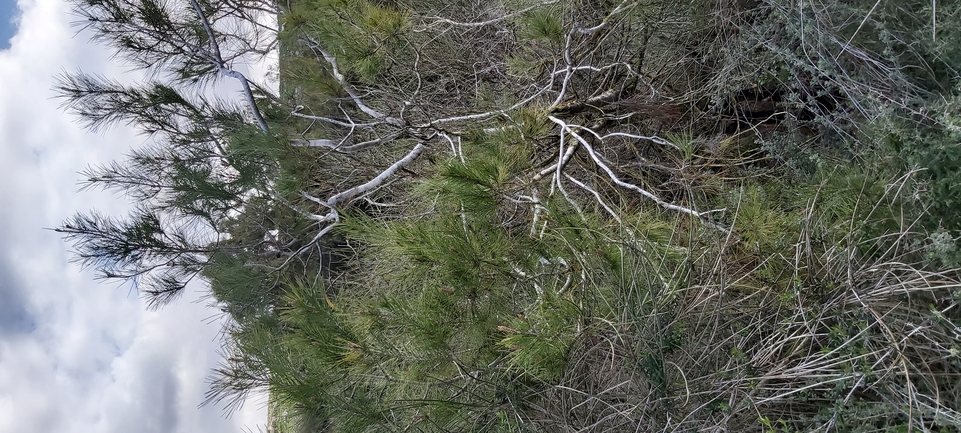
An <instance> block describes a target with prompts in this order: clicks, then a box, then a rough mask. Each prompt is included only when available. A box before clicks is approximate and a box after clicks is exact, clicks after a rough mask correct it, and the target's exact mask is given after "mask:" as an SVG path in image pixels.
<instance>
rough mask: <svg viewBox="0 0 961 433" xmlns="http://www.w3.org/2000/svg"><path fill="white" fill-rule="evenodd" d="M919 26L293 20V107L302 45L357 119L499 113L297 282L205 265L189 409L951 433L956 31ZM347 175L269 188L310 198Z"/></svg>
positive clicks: (651, 8) (696, 5) (577, 5)
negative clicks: (401, 107)
mask: <svg viewBox="0 0 961 433" xmlns="http://www.w3.org/2000/svg"><path fill="white" fill-rule="evenodd" d="M934 5H935V3H930V2H885V1H881V2H873V1H871V2H869V1H861V2H858V1H855V2H844V3H843V4H835V3H834V2H802V3H797V2H780V1H775V0H771V1H753V2H752V1H738V2H735V1H730V2H726V1H718V2H713V1H695V2H687V3H685V2H682V3H677V2H658V1H649V2H621V3H618V2H577V1H570V2H559V1H558V2H545V3H544V4H543V5H540V6H538V5H537V4H535V3H534V2H524V1H502V2H494V3H489V2H488V3H484V4H480V3H477V4H475V3H471V2H457V3H444V2H441V3H433V2H411V1H395V2H373V1H371V2H362V1H352V2H341V1H327V0H310V1H307V0H303V1H297V2H293V3H292V5H291V6H290V10H289V11H287V13H285V14H284V15H282V16H281V22H282V23H283V24H284V26H285V35H286V37H287V38H288V39H287V42H285V43H286V44H287V45H285V46H286V47H287V48H286V50H287V51H285V53H286V54H285V56H284V58H283V59H282V73H283V75H282V80H283V83H284V87H285V92H286V95H285V97H287V98H294V100H295V103H302V104H303V105H306V106H314V107H327V108H326V109H327V110H328V113H329V114H328V115H333V114H335V113H336V112H337V110H338V109H340V108H338V105H343V104H344V102H343V101H344V99H339V100H338V99H336V98H337V97H341V98H343V97H345V95H344V94H343V92H342V90H340V88H339V87H338V84H337V83H336V82H334V81H332V79H331V78H330V75H329V74H330V71H329V69H325V66H324V64H323V62H321V60H322V59H321V58H320V56H315V55H314V54H316V52H313V53H312V51H311V46H312V44H324V45H325V46H326V47H328V48H327V49H328V50H329V51H330V52H334V53H336V56H337V58H338V60H339V61H340V64H341V68H343V69H344V70H345V71H346V72H345V73H347V74H349V76H350V77H351V78H350V79H351V80H353V82H354V85H355V86H357V87H358V88H359V89H362V90H363V91H364V92H366V93H365V95H366V96H367V97H369V98H370V100H371V101H373V103H374V104H378V106H381V107H386V108H385V109H387V110H390V109H391V108H390V103H391V102H393V101H403V100H405V98H408V97H413V95H414V94H416V93H417V92H420V94H419V95H417V96H418V97H420V98H421V99H418V100H416V102H415V104H408V110H409V111H408V113H407V116H408V118H418V117H422V118H423V119H424V121H425V122H427V123H429V122H430V121H431V120H430V119H438V118H443V117H449V116H453V115H458V113H469V112H470V110H475V111H477V110H479V111H486V110H501V109H503V110H505V111H503V112H502V113H501V114H498V115H496V116H490V117H489V118H485V119H483V120H482V121H478V122H469V121H464V122H459V123H458V124H457V125H456V126H449V127H446V128H448V129H442V131H444V132H446V133H447V134H448V135H447V136H446V137H444V139H445V140H446V141H444V140H436V141H435V142H434V144H433V146H435V147H436V148H437V149H436V150H437V151H436V152H435V153H434V154H432V156H431V157H430V158H428V159H422V160H420V161H418V162H416V163H415V164H413V165H411V166H410V167H409V168H407V169H405V170H404V172H403V173H401V174H400V175H399V177H398V178H397V179H396V180H395V181H394V182H393V183H392V184H390V185H389V186H388V187H385V188H382V189H379V190H377V191H375V192H373V193H372V194H370V195H368V196H367V197H366V198H364V199H363V200H360V201H358V202H355V204H354V205H352V206H350V207H349V208H347V210H346V211H345V214H344V215H343V217H342V221H341V224H340V225H338V227H337V228H336V229H335V230H334V231H333V232H331V233H330V235H329V236H328V238H326V240H325V241H324V243H323V244H322V245H323V246H322V247H321V248H318V249H316V251H317V252H316V253H308V254H301V256H300V257H298V258H297V259H296V260H295V262H296V263H297V264H296V266H294V265H290V266H288V267H286V268H284V269H283V271H279V272H275V271H270V270H261V269H258V268H255V267H247V268H245V270H244V271H243V272H245V273H243V274H238V273H237V269H238V268H237V267H234V266H229V262H230V259H226V258H225V268H224V269H225V271H224V272H215V271H214V270H211V271H210V272H208V274H207V276H208V277H209V278H211V279H212V285H213V287H214V293H215V294H216V295H218V299H219V300H220V301H221V302H222V303H223V304H224V305H225V308H226V309H228V310H229V311H231V312H234V311H236V313H233V317H234V318H235V319H236V322H237V323H236V326H235V327H234V329H233V330H232V337H233V343H232V344H233V347H232V348H231V349H232V351H231V358H230V360H229V361H228V363H227V364H226V365H225V366H224V369H223V370H221V371H220V372H219V373H218V374H219V376H217V377H216V378H215V381H214V383H213V389H212V394H211V397H212V398H213V399H215V400H218V399H223V398H227V399H230V398H240V397H243V396H244V395H245V393H246V392H247V391H249V390H251V389H256V388H266V389H267V390H269V395H270V405H271V410H272V413H273V415H272V423H273V428H275V429H277V430H276V431H288V432H295V431H296V432H301V431H305V432H306V431H310V432H315V431H316V432H327V431H331V432H333V431H342V432H362V431H371V432H374V431H377V432H383V431H398V432H400V431H449V432H454V431H456V432H465V431H478V432H481V431H483V432H497V431H503V432H521V431H556V432H574V431H778V432H782V431H784V432H788V431H914V430H917V431H958V430H959V429H961V412H959V411H958V407H961V388H959V386H961V385H959V384H961V340H959V338H961V334H959V333H961V328H959V326H961V315H959V314H961V313H959V307H958V305H959V302H961V280H959V275H958V272H957V270H956V268H957V266H958V265H959V264H961V263H959V257H961V256H959V252H958V250H957V243H956V240H957V237H958V233H959V232H958V230H959V229H961V218H959V217H958V215H961V213H959V212H958V211H957V210H958V206H959V201H958V200H959V198H958V197H961V195H958V194H957V193H956V191H955V190H956V189H957V187H958V184H959V182H961V177H959V176H961V175H959V174H958V173H961V170H958V168H959V165H958V164H959V161H961V150H959V148H958V146H959V145H958V143H959V141H958V138H959V137H958V128H959V125H961V114H959V113H958V111H957V107H958V102H957V100H958V95H959V92H961V90H959V89H958V85H959V84H961V78H959V75H958V68H959V67H961V52H958V48H957V47H959V46H961V45H959V43H958V38H959V37H961V36H959V35H961V26H958V25H957V24H956V23H958V22H961V19H958V18H961V16H959V13H961V8H959V7H958V6H957V5H951V4H945V3H943V2H937V5H936V6H937V7H938V9H937V10H936V11H935V10H932V6H934ZM935 12H936V15H933V14H935ZM441 17H442V18H441ZM504 17H506V18H504ZM499 18H504V19H499ZM486 20H491V21H490V22H489V23H487V24H483V23H481V24H476V25H473V24H466V23H469V22H473V23H479V22H482V21H486ZM455 21H456V22H458V23H460V24H457V23H454V22H455ZM590 25H597V26H601V25H604V26H605V27H603V29H601V30H600V31H595V32H582V33H583V34H581V33H578V31H580V30H583V29H585V28H587V27H589V26H590ZM572 41H573V42H572ZM565 55H566V56H567V57H568V60H567V62H568V66H564V57H565ZM570 57H574V59H575V60H574V61H573V62H571V60H570ZM578 62H581V63H578ZM424 65H426V66H424ZM578 65H581V66H585V67H584V68H583V69H584V70H586V71H587V72H585V73H584V74H583V75H578V74H573V75H570V76H565V75H564V72H565V71H569V70H570V68H576V67H577V66H578ZM586 66H590V68H588V67H586ZM591 68H592V69H591ZM551 74H553V75H554V76H555V77H557V78H558V81H560V78H561V77H566V78H565V79H566V81H564V82H563V83H561V82H558V83H556V84H554V85H552V86H553V87H551V88H552V89H554V91H553V93H551V92H547V93H544V94H543V95H540V96H536V95H535V96H534V97H533V98H529V100H528V101H526V102H523V103H522V104H520V105H518V104H517V102H518V101H519V100H522V99H524V98H526V97H528V96H529V95H531V94H532V92H533V91H531V90H530V89H532V88H536V86H537V85H538V83H543V82H546V81H545V80H546V79H549V78H551V77H548V75H551ZM560 86H569V88H567V90H565V91H566V92H567V93H561V94H562V95H564V98H563V100H561V101H553V98H554V97H556V96H557V95H558V93H557V88H559V87H560ZM391 89H395V91H394V92H391ZM396 89H406V90H404V92H406V94H399V93H397V92H399V91H398V90H396ZM612 89H613V92H612V91H611V90H612ZM562 92H564V91H562ZM610 93H613V94H614V96H611V94H610ZM330 98H335V99H330ZM331 101H340V102H331ZM552 102H554V103H553V104H552ZM394 115H400V113H395V114H394ZM564 125H582V126H580V127H571V128H566V127H565V126H564ZM287 127H288V128H289V129H290V130H291V131H297V132H296V133H297V134H303V136H304V137H305V140H307V139H310V138H312V137H311V136H317V135H321V136H323V134H325V133H329V130H328V129H325V128H329V126H323V127H322V126H320V125H318V124H317V123H316V122H314V123H313V124H311V123H310V121H309V120H305V119H302V118H292V119H290V120H288V121H287ZM458 128H459V129H458ZM616 133H623V135H621V136H617V135H616ZM645 137H646V138H645ZM651 137H654V138H651ZM423 139H424V137H416V136H414V135H412V134H406V133H404V134H399V135H398V137H396V140H394V141H392V142H391V143H395V144H396V143H405V142H413V141H417V140H423ZM395 144H384V145H383V146H380V147H378V148H376V150H375V151H373V152H369V153H367V154H363V156H361V158H360V159H365V158H369V159H367V160H365V161H363V162H364V163H366V164H371V165H373V166H377V165H378V164H381V166H383V164H385V162H383V161H389V160H390V158H393V155H395V154H396V152H397V151H396V150H392V149H396V145H395ZM565 146H567V148H568V149H569V148H571V147H572V146H580V147H579V148H576V149H575V151H573V154H572V157H571V158H570V161H569V162H568V163H567V164H566V165H563V164H562V169H558V168H557V167H556V165H555V166H551V162H552V161H553V162H556V161H558V160H560V159H559V158H561V156H562V155H563V154H564V152H565ZM445 149H446V150H445ZM291 152H298V155H301V157H302V158H308V157H309V155H311V154H312V153H313V154H318V153H324V155H325V156H327V152H330V150H326V149H325V150H323V151H321V150H317V149H315V148H298V149H294V150H291ZM352 158H356V156H355V155H345V156H339V157H336V158H333V159H331V158H327V159H323V160H322V161H323V162H322V163H320V162H318V163H312V164H313V165H310V164H307V165H305V164H303V163H299V164H298V165H290V164H284V165H282V169H281V170H282V171H283V173H281V174H280V175H281V176H282V177H283V178H284V179H286V180H285V181H286V182H288V183H289V186H288V187H289V188H290V191H291V197H295V196H296V193H297V192H298V191H301V190H303V191H308V192H309V193H311V194H316V195H320V193H318V191H323V190H324V189H325V188H331V187H332V186H331V185H330V183H331V182H334V181H335V180H338V181H339V179H343V178H350V176H354V175H356V174H354V173H357V172H358V169H357V166H358V165H357V161H353V162H352ZM312 160H314V161H321V159H312ZM604 166H606V167H608V168H609V169H610V172H608V171H607V170H605V169H604ZM550 167H554V168H553V169H551V168H550ZM337 171H343V172H347V171H349V172H350V173H342V174H338V175H337V176H333V175H331V172H337ZM619 182H620V183H619ZM624 184H631V185H634V188H631V187H625V185H624ZM637 188H640V189H644V190H645V191H648V192H653V193H654V195H656V196H657V197H658V199H659V200H661V201H662V203H661V204H662V205H658V203H657V202H655V201H652V200H650V199H648V198H647V197H646V196H644V195H643V194H639V193H638V192H637V191H636V189H637ZM291 200H294V199H293V198H292V199H291ZM663 204H670V205H676V206H682V207H684V208H685V209H690V210H694V211H696V212H697V213H696V214H695V213H693V212H687V213H685V212H678V211H676V209H673V208H671V207H670V206H664V205H663ZM248 211H249V212H248V213H251V212H259V210H257V209H248ZM275 212H276V211H275ZM289 212H290V211H288V213H289ZM258 215H259V214H258ZM293 217H296V215H293ZM235 236H236V234H235ZM257 236H260V235H257ZM291 237H292V238H296V237H297V235H292V236H291ZM278 260H280V259H278ZM241 275H242V277H241ZM237 278H242V280H243V281H245V282H247V284H248V289H249V284H250V283H251V282H258V285H256V287H257V290H260V291H261V292H258V293H259V294H258V295H257V296H252V295H250V296H247V297H246V298H244V297H239V296H238V294H237V293H239V292H237V290H239V289H236V285H237V283H235V282H231V279H237ZM221 286H223V287H229V288H231V290H235V292H234V293H226V292H223V293H222V292H219V291H218V287H221ZM248 295H249V294H248ZM241 304H242V305H241Z"/></svg>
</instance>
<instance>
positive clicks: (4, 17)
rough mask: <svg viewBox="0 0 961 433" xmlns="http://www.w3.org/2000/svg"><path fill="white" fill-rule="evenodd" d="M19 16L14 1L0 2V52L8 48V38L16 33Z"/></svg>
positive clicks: (5, 0) (4, 0) (1, 0)
mask: <svg viewBox="0 0 961 433" xmlns="http://www.w3.org/2000/svg"><path fill="white" fill-rule="evenodd" d="M19 16H20V9H18V8H17V1H16V0H0V50H5V49H7V48H10V38H12V37H13V35H15V34H16V33H17V24H16V21H18V17H19Z"/></svg>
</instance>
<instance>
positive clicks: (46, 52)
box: [0, 0, 265, 433]
mask: <svg viewBox="0 0 961 433" xmlns="http://www.w3.org/2000/svg"><path fill="white" fill-rule="evenodd" d="M20 7H21V9H22V10H23V14H22V16H21V22H20V33H19V34H18V35H17V36H15V37H14V39H13V40H12V47H11V48H10V50H5V51H0V297H2V299H0V305H2V306H0V315H3V317H0V431H3V432H10V433H20V432H24V433H27V432H30V433H33V432H45V431H58V432H68V433H69V432H78V433H80V432H83V433H87V432H94V433H100V432H102V433H115V432H129V431H146V432H150V431H157V432H164V433H166V432H197V431H202V432H239V431H241V428H242V427H243V426H244V425H246V426H247V427H248V428H252V429H253V430H254V431H256V429H257V426H256V424H260V426H261V427H262V425H263V422H264V416H265V414H264V412H263V410H262V408H261V407H259V406H258V405H256V404H252V405H247V406H246V408H245V411H244V412H241V413H239V414H235V415H234V417H233V418H231V419H230V420H225V419H224V418H223V414H222V412H221V411H220V409H219V408H215V407H206V408H203V409H197V405H198V404H199V403H200V402H201V401H202V399H203V392H204V390H205V386H206V385H205V382H204V378H205V377H206V375H207V374H208V372H209V370H210V368H211V367H212V366H214V365H215V364H216V362H217V360H218V358H217V355H216V348H217V347H218V343H217V336H218V332H219V330H220V325H219V323H216V322H215V323H208V322H209V321H208V320H206V319H208V318H209V316H210V315H211V314H213V311H211V310H209V309H206V308H205V307H204V306H203V305H202V304H198V303H195V302H191V301H193V300H196V299H197V297H198V296H199V294H198V293H197V290H199V289H198V288H194V291H193V293H191V294H188V296H186V297H185V298H184V299H181V300H180V301H178V302H176V303H175V304H173V305H171V306H169V307H166V308H164V309H162V310H160V311H156V312H151V311H146V310H145V309H144V306H143V304H142V302H141V301H140V300H139V299H137V297H136V296H135V295H130V294H129V293H128V290H127V288H124V287H117V286H114V285H106V284H97V283H95V282H94V281H93V280H92V276H91V274H90V273H89V272H82V271H80V270H79V269H78V268H77V266H76V265H72V264H69V263H68V259H69V255H68V253H67V251H66V250H67V247H68V246H67V245H66V244H64V243H63V242H61V240H60V239H59V236H58V235H57V234H56V233H54V232H51V231H47V230H43V228H44V227H54V226H56V225H58V224H59V223H60V221H61V220H62V219H63V218H65V217H67V216H69V215H70V214H71V213H73V212H74V211H77V210H81V211H82V210H87V209H91V208H97V209H100V210H103V211H105V212H107V213H111V214H118V213H121V212H122V211H123V209H124V208H126V206H127V204H125V203H124V201H123V200H121V199H118V198H117V197H114V196H111V195H110V194H102V193H93V192H83V193H79V194H78V193H77V184H76V181H77V180H78V178H79V176H78V174H77V172H78V171H80V170H82V169H83V168H84V167H85V166H86V165H88V164H97V163H104V162H107V161H109V160H111V159H115V158H118V157H120V156H121V154H122V153H124V152H125V151H126V150H127V149H129V148H130V146H135V145H138V144H141V143H142V142H143V141H144V138H143V137H140V136H137V135H135V134H134V133H133V132H132V131H130V130H125V129H120V130H115V131H108V132H104V133H100V134H89V133H86V132H85V131H83V130H82V129H81V128H80V127H79V125H77V124H76V123H75V122H74V121H73V119H71V118H70V117H68V116H67V115H65V114H64V113H63V112H62V111H61V110H60V109H59V108H58V105H59V102H58V101H57V100H55V99H54V98H53V93H52V92H51V91H50V87H51V85H52V82H53V79H52V77H53V76H54V75H56V74H58V73H59V72H61V71H63V70H68V71H72V70H75V69H83V70H84V71H87V72H92V73H103V74H106V75H109V76H119V75H126V76H130V71H127V70H126V69H125V67H124V66H122V65H117V64H113V63H110V62H108V58H109V53H107V52H105V51H104V50H103V49H102V48H98V47H94V46H90V45H88V44H87V43H86V37H85V36H84V35H80V36H74V30H73V29H71V28H70V26H69V22H70V20H71V19H73V18H72V17H71V15H70V14H69V8H68V6H66V4H65V3H64V2H63V1H59V0H34V1H21V2H20Z"/></svg>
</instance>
